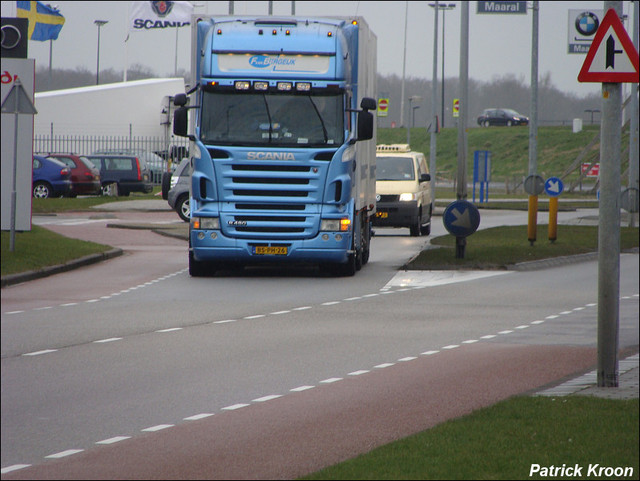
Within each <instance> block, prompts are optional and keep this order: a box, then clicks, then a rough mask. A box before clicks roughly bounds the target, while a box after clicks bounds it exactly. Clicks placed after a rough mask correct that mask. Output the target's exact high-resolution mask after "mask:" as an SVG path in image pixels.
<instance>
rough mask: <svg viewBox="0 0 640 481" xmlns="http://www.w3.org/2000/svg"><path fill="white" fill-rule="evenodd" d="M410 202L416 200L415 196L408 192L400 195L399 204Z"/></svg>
mask: <svg viewBox="0 0 640 481" xmlns="http://www.w3.org/2000/svg"><path fill="white" fill-rule="evenodd" d="M412 200H416V194H412V193H409V192H405V193H404V194H400V201H401V202H409V201H412Z"/></svg>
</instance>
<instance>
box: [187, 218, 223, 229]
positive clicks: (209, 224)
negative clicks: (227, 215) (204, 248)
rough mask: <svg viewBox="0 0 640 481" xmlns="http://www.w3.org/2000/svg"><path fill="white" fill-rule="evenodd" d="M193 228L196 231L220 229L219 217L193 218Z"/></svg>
mask: <svg viewBox="0 0 640 481" xmlns="http://www.w3.org/2000/svg"><path fill="white" fill-rule="evenodd" d="M191 227H192V228H194V229H203V230H205V229H206V230H214V229H216V230H217V229H220V218H219V217H192V218H191Z"/></svg>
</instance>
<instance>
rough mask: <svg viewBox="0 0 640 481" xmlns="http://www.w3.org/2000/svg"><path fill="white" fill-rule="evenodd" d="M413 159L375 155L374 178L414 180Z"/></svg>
mask: <svg viewBox="0 0 640 481" xmlns="http://www.w3.org/2000/svg"><path fill="white" fill-rule="evenodd" d="M415 178H416V177H415V172H414V169H413V159H411V158H409V157H376V180H415Z"/></svg>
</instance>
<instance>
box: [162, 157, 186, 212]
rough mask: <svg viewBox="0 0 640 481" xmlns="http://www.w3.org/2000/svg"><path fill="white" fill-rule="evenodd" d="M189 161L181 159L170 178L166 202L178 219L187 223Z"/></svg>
mask: <svg viewBox="0 0 640 481" xmlns="http://www.w3.org/2000/svg"><path fill="white" fill-rule="evenodd" d="M191 171H192V169H191V161H190V160H189V159H188V158H186V159H182V161H181V162H180V164H178V167H177V168H176V170H175V172H174V173H173V175H172V176H171V184H170V187H171V188H170V189H169V192H168V194H167V199H166V200H167V202H169V205H170V206H171V208H172V209H174V210H175V211H176V212H177V213H178V215H179V216H180V218H181V219H182V220H183V221H185V222H189V220H190V217H189V216H190V214H191V208H190V205H189V204H190V202H189V185H190V184H191Z"/></svg>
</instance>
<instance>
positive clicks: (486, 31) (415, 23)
mask: <svg viewBox="0 0 640 481" xmlns="http://www.w3.org/2000/svg"><path fill="white" fill-rule="evenodd" d="M44 3H47V2H46V1H45V2H44ZM192 3H194V4H195V5H196V9H195V12H196V13H209V14H218V15H225V14H227V13H228V11H229V6H228V5H229V2H226V1H218V2H202V1H201V2H192ZM268 3H269V2H267V1H260V2H257V1H254V2H246V1H236V2H234V9H235V12H234V13H235V14H236V15H260V16H266V15H267V13H268ZM441 3H443V2H441ZM444 3H447V4H454V3H455V4H456V8H455V9H452V10H448V11H446V12H445V77H458V75H459V70H460V55H459V52H460V10H461V8H460V5H461V2H460V1H457V2H444ZM477 3H478V2H475V1H473V2H469V77H470V78H471V79H475V80H480V81H491V80H492V79H495V78H498V77H503V76H506V75H514V76H515V77H516V78H517V79H521V80H522V81H523V82H525V83H526V84H529V83H530V81H531V79H530V78H531V29H532V14H531V12H528V13H527V14H526V15H506V14H478V13H476V7H477ZM528 3H529V4H531V3H532V2H528ZM51 4H52V5H54V6H57V7H58V8H59V10H60V13H61V14H62V15H63V16H64V17H65V19H66V21H65V24H64V27H63V28H62V31H61V32H60V36H59V37H58V40H55V41H54V42H53V56H52V65H53V67H54V68H71V69H74V68H76V67H85V68H86V69H88V70H90V71H92V72H95V70H96V53H97V40H98V28H97V26H96V25H94V20H97V19H100V20H108V22H109V23H108V24H106V25H104V26H103V27H101V31H100V69H101V70H103V69H108V68H113V69H115V70H117V71H122V70H123V69H124V66H125V65H126V64H128V65H133V64H142V65H144V66H147V67H149V68H151V69H152V70H153V71H154V72H156V73H157V74H159V75H161V76H173V74H174V69H175V63H176V60H175V59H176V55H175V52H176V32H175V29H172V30H171V31H165V32H156V31H146V32H139V31H138V32H133V33H132V34H131V36H130V39H129V41H128V42H127V43H125V42H124V40H125V38H126V37H127V29H128V17H129V8H130V4H131V2H87V1H85V2H69V1H59V2H52V3H51ZM428 4H429V2H427V1H420V2H418V1H410V2H408V8H407V7H406V5H407V2H404V1H373V2H366V1H365V2H354V1H337V2H323V1H297V2H295V9H296V15H302V16H331V15H338V16H351V15H360V16H363V17H364V18H365V19H366V21H367V22H368V23H369V25H370V27H371V29H372V30H373V31H374V33H375V34H376V36H377V38H378V72H379V73H381V74H384V75H388V74H396V75H398V76H400V77H402V74H403V57H404V55H403V52H404V30H405V11H406V10H408V23H407V49H406V77H407V78H408V77H420V78H425V79H431V77H432V71H433V64H432V62H433V41H434V38H433V37H434V35H433V25H434V9H433V8H431V7H429V5H428ZM630 5H631V2H629V1H625V2H623V10H624V13H625V14H629V13H633V12H632V7H631V6H630ZM603 6H604V2H602V1H585V2H576V1H571V2H563V1H541V2H540V17H539V24H540V31H539V65H538V72H539V77H542V76H544V75H546V74H547V73H550V75H551V82H552V84H553V85H554V86H555V87H557V88H558V89H560V90H562V91H564V92H570V93H574V94H576V95H578V96H583V95H586V94H589V93H598V92H599V91H600V88H601V86H600V84H598V83H579V82H578V81H577V76H578V72H579V71H580V67H581V66H582V63H583V62H584V58H585V55H584V54H569V53H567V52H568V38H569V29H570V20H569V10H575V9H584V10H587V11H591V10H602V9H603ZM630 9H631V12H630ZM273 13H274V15H290V13H291V2H289V1H274V2H273ZM442 15H443V14H442V12H440V13H439V16H438V23H439V25H438V29H439V34H438V55H437V60H438V70H437V71H438V80H440V78H441V67H442V66H441V63H440V62H442V58H441V56H442ZM2 16H3V17H4V16H15V2H5V1H3V2H2ZM625 26H626V27H627V30H628V31H629V32H630V33H631V28H632V27H630V26H629V22H627V23H626V24H625ZM178 30H179V32H178V60H177V67H178V69H185V70H186V69H188V68H189V55H190V54H189V43H190V36H189V27H183V28H180V29H178ZM632 38H633V37H632ZM29 57H30V58H35V59H36V66H47V67H48V65H49V42H48V41H47V42H36V41H31V42H30V43H29Z"/></svg>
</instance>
